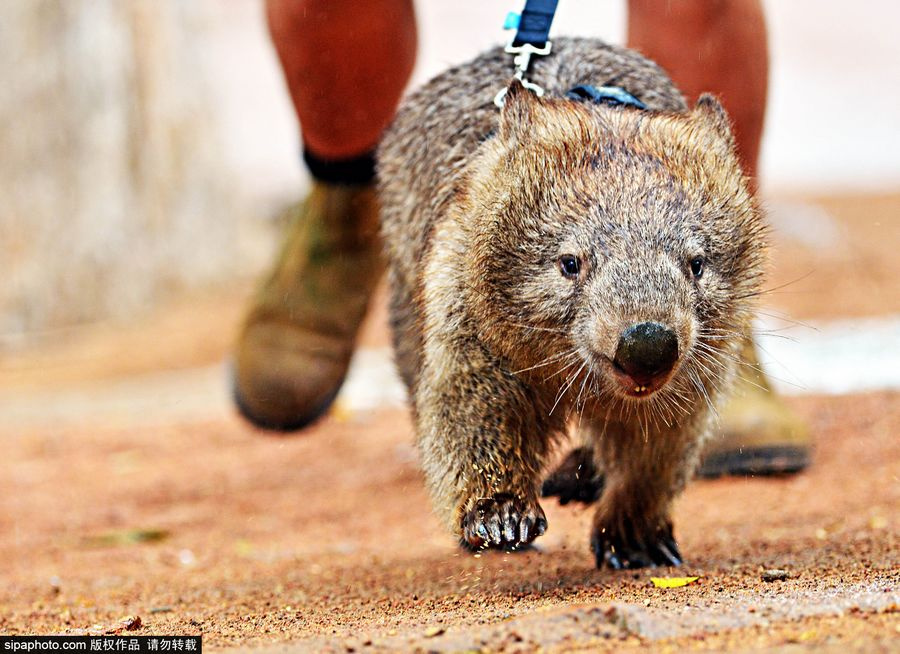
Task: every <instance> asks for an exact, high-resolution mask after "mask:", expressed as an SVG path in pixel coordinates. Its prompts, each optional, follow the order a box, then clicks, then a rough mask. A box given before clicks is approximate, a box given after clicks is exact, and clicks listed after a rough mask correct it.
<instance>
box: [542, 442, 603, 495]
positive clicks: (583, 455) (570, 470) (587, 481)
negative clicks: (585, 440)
mask: <svg viewBox="0 0 900 654" xmlns="http://www.w3.org/2000/svg"><path fill="white" fill-rule="evenodd" d="M602 492H603V475H602V474H600V472H599V471H598V470H597V466H596V465H594V452H593V451H592V450H591V448H589V447H576V448H575V449H574V450H572V451H571V452H569V453H568V454H567V455H566V458H565V459H563V461H562V463H560V464H559V467H557V468H556V470H554V471H553V472H551V473H550V475H549V476H548V477H547V479H545V480H544V485H543V486H542V487H541V495H542V496H543V497H553V496H558V497H559V503H560V504H568V503H569V502H583V503H585V504H591V503H593V502H596V501H597V500H598V499H599V498H600V494H601V493H602Z"/></svg>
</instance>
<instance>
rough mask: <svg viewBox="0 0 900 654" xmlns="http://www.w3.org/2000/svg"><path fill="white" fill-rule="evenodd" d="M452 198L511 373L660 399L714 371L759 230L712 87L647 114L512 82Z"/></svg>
mask: <svg viewBox="0 0 900 654" xmlns="http://www.w3.org/2000/svg"><path fill="white" fill-rule="evenodd" d="M459 210H460V211H462V212H463V213H462V214H461V215H463V216H464V218H463V219H462V222H463V224H464V225H465V226H466V227H465V229H467V230H468V233H467V241H468V243H470V244H471V253H470V256H467V257H466V261H468V262H469V266H470V268H469V270H468V274H467V276H468V283H469V285H470V287H471V288H472V290H473V291H474V292H473V293H472V303H473V305H474V307H475V309H476V315H477V319H478V320H479V322H480V325H481V335H482V337H483V339H484V340H485V341H487V342H488V343H489V344H490V345H491V347H492V349H493V350H494V351H495V352H497V353H498V354H499V355H500V356H501V357H502V358H503V359H504V360H505V361H506V364H507V366H508V368H509V371H510V372H511V373H515V374H519V375H530V376H531V377H533V378H535V379H537V380H539V381H541V382H546V383H547V384H554V385H556V386H558V387H559V392H560V396H559V397H568V398H569V399H570V400H575V401H576V402H577V399H576V398H578V397H580V398H581V399H582V400H583V399H587V398H590V397H606V398H610V397H613V398H619V399H621V400H623V401H625V400H631V401H638V402H642V401H644V400H646V399H648V398H650V400H651V403H652V402H654V400H653V399H652V398H656V399H657V400H659V403H660V405H661V406H669V407H671V408H674V407H675V406H676V404H680V400H679V397H687V396H691V397H692V398H694V399H696V397H697V396H699V395H700V394H702V393H703V392H704V391H703V389H701V386H702V387H704V388H709V387H710V386H716V385H717V383H718V382H719V381H721V378H723V377H725V375H724V374H723V370H724V369H725V368H726V367H727V366H726V363H725V362H726V360H727V359H728V358H729V357H731V356H733V354H731V352H732V350H733V347H734V344H735V343H736V342H737V340H738V339H739V338H740V334H741V332H742V331H743V330H744V329H745V328H746V325H747V323H748V321H749V318H750V306H749V299H750V298H751V297H752V296H754V295H755V294H756V293H757V292H758V288H759V286H758V285H759V282H760V277H761V271H762V264H763V255H764V229H763V226H762V222H761V219H760V216H759V211H758V208H757V206H756V204H755V201H754V199H753V196H752V194H751V193H750V191H749V189H748V185H747V180H746V179H745V178H744V176H743V174H742V172H741V169H740V166H739V163H738V160H737V158H736V156H735V151H734V142H733V138H732V134H731V130H730V126H729V122H728V118H727V116H726V115H725V112H724V110H723V109H722V107H721V106H720V105H719V103H718V102H717V101H716V100H715V99H713V98H712V97H708V96H704V97H703V98H701V99H700V102H699V103H698V104H697V107H696V108H695V109H694V110H693V111H691V112H689V113H686V114H678V115H675V114H658V113H650V112H645V111H639V110H636V109H630V108H625V109H622V108H613V107H609V106H605V105H592V104H584V103H578V102H573V101H568V100H561V99H541V98H538V97H536V96H535V95H533V94H532V93H530V92H528V91H525V90H524V89H522V88H521V87H520V86H519V85H518V84H514V85H513V86H512V87H510V91H509V94H508V95H507V99H506V105H505V106H504V108H503V110H502V112H501V116H500V127H499V130H498V132H497V135H496V136H495V137H494V138H492V139H490V140H489V141H487V142H485V144H484V145H483V146H482V148H481V149H480V150H479V153H478V155H477V157H476V159H475V160H474V161H473V162H472V163H471V164H470V167H469V169H468V176H467V182H466V184H465V188H464V189H463V191H462V192H461V193H460V195H459ZM526 369H527V370H526ZM564 389H565V390H564ZM695 391H696V392H695Z"/></svg>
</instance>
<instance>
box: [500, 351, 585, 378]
mask: <svg viewBox="0 0 900 654" xmlns="http://www.w3.org/2000/svg"><path fill="white" fill-rule="evenodd" d="M577 354H578V352H577V351H576V350H568V351H566V352H562V353H561V354H554V355H553V356H550V357H547V358H546V359H543V360H542V361H540V362H539V363H536V364H534V365H533V366H528V367H527V368H521V369H519V370H513V371H510V373H509V374H511V375H519V374H521V373H523V372H528V371H529V370H534V369H536V368H543V367H544V366H549V365H550V364H551V363H556V362H557V361H560V360H565V359H566V358H568V357H572V356H577Z"/></svg>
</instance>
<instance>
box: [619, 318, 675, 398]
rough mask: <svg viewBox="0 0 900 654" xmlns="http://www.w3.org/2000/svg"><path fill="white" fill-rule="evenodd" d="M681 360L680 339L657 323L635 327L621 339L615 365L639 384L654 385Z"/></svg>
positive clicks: (626, 331)
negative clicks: (654, 382)
mask: <svg viewBox="0 0 900 654" xmlns="http://www.w3.org/2000/svg"><path fill="white" fill-rule="evenodd" d="M677 360H678V337H677V336H676V335H675V332H673V331H672V330H671V329H669V328H668V327H666V326H665V325H660V324H659V323H657V322H642V323H639V324H637V325H632V326H631V327H629V328H628V329H626V330H625V331H624V332H622V336H621V337H620V338H619V346H618V347H617V348H616V356H615V359H613V363H615V365H616V366H617V367H618V368H619V369H620V370H622V371H623V372H625V373H627V374H628V375H629V376H630V377H631V378H632V379H633V380H634V381H636V382H638V383H639V384H645V383H649V382H651V381H652V380H653V379H655V378H656V377H659V376H660V375H664V374H665V373H667V372H669V371H670V370H671V369H672V366H674V365H675V362H676V361H677Z"/></svg>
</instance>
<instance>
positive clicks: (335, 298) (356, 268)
mask: <svg viewBox="0 0 900 654" xmlns="http://www.w3.org/2000/svg"><path fill="white" fill-rule="evenodd" d="M290 211H291V216H290V224H289V227H288V234H287V238H286V239H285V242H284V245H283V247H282V251H281V254H280V256H279V258H278V260H277V262H276V264H275V268H274V269H273V270H272V272H271V274H270V275H269V277H268V278H267V279H266V280H265V282H264V283H263V285H262V287H261V288H260V289H259V291H258V292H257V293H256V296H255V297H254V298H253V300H252V302H251V306H250V310H249V312H248V314H247V318H246V319H245V322H244V324H243V327H242V328H241V331H240V335H239V337H238V343H237V349H236V352H235V368H234V394H235V400H236V402H237V405H238V408H239V409H240V411H241V413H242V414H244V416H246V417H247V418H248V419H249V420H250V421H251V422H252V423H254V424H255V425H257V426H259V427H263V428H265V429H273V430H281V431H291V430H296V429H301V428H303V427H305V426H307V425H308V424H310V423H311V422H313V421H315V420H316V418H318V417H319V416H321V415H322V414H323V413H324V412H325V411H326V410H327V409H328V407H329V405H330V404H331V402H332V401H333V400H334V397H335V396H336V395H337V392H338V390H339V389H340V387H341V383H342V382H343V380H344V376H345V375H346V373H347V366H348V365H349V362H350V356H351V354H352V353H353V346H354V342H355V339H356V332H357V330H358V329H359V325H360V323H361V322H362V319H363V317H364V316H365V312H366V308H367V306H368V303H369V298H370V296H371V295H372V291H373V289H374V288H375V285H376V284H377V283H378V281H379V279H380V277H381V273H382V271H383V269H384V265H383V263H382V257H381V244H380V239H379V236H378V206H377V202H376V197H375V190H374V187H373V186H372V185H362V186H346V185H331V184H325V183H322V182H316V183H315V184H314V186H313V189H312V191H311V192H310V194H309V196H308V197H307V199H306V201H305V202H304V203H302V204H301V205H299V206H297V207H295V208H293V209H291V210H290Z"/></svg>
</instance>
